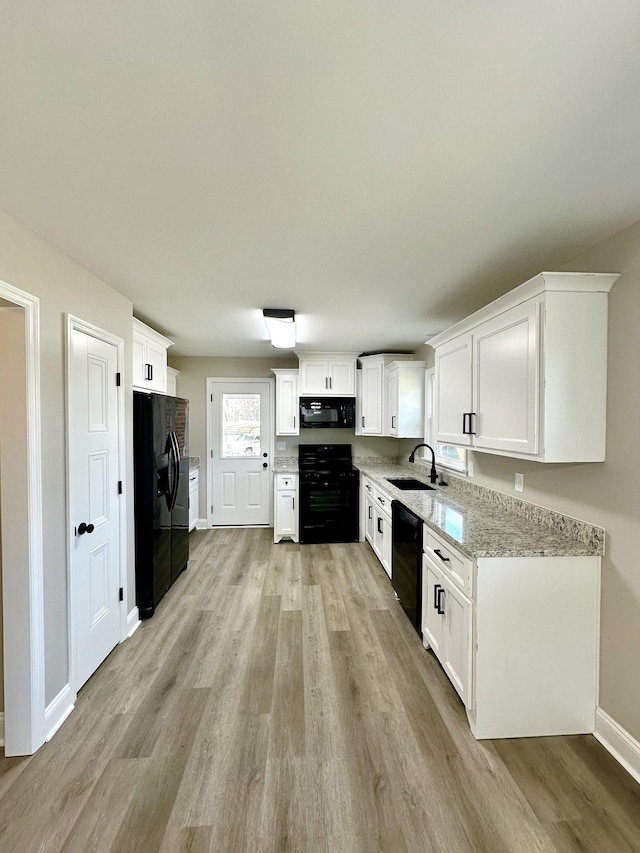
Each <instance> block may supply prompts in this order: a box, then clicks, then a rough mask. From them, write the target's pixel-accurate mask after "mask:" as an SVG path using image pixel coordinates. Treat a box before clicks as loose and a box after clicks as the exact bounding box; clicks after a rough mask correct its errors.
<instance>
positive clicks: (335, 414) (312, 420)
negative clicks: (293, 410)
mask: <svg viewBox="0 0 640 853" xmlns="http://www.w3.org/2000/svg"><path fill="white" fill-rule="evenodd" d="M355 410H356V398H355V397H300V426H301V427H307V428H309V427H313V428H315V429H353V427H354V424H355Z"/></svg>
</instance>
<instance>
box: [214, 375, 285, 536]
mask: <svg viewBox="0 0 640 853" xmlns="http://www.w3.org/2000/svg"><path fill="white" fill-rule="evenodd" d="M208 386H209V389H210V390H209V406H210V411H209V457H210V463H211V465H210V472H211V473H210V477H209V483H210V489H209V491H210V499H209V523H210V525H211V526H212V527H217V526H235V525H268V524H269V521H270V516H271V503H270V502H271V491H272V490H271V459H270V454H271V421H272V404H271V400H272V387H273V382H272V380H270V379H263V380H259V379H253V380H242V379H225V380H218V379H210V380H209V381H208Z"/></svg>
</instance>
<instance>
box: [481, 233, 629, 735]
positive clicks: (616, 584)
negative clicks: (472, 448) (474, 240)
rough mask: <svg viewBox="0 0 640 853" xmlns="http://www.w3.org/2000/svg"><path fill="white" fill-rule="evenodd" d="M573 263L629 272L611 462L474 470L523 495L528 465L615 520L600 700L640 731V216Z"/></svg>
mask: <svg viewBox="0 0 640 853" xmlns="http://www.w3.org/2000/svg"><path fill="white" fill-rule="evenodd" d="M564 269H566V270H574V271H576V272H622V273H623V275H622V278H621V279H620V280H619V281H618V282H617V283H616V284H615V285H614V287H613V290H612V291H611V294H610V297H609V355H608V405H607V454H606V462H603V463H597V464H584V465H578V464H573V465H557V464H554V465H545V464H542V463H537V462H522V461H518V460H514V459H508V458H506V457H498V456H490V455H489V454H485V453H474V464H475V472H474V474H475V476H474V479H475V480H476V481H477V482H480V483H482V484H484V485H488V486H491V487H492V488H496V489H499V490H500V491H503V492H508V493H510V494H515V493H514V488H513V486H514V474H515V472H521V473H523V474H524V484H525V491H524V498H525V500H528V501H531V502H533V503H536V504H542V505H544V506H547V507H550V508H552V509H555V510H558V511H560V512H562V513H565V514H568V515H571V516H574V517H576V518H580V519H583V520H585V521H588V522H591V523H593V524H597V525H600V526H602V527H604V528H606V531H607V541H606V555H605V557H604V560H603V564H602V614H601V651H600V703H599V704H600V706H601V708H602V709H603V710H604V711H605V712H606V713H608V714H610V715H611V716H612V717H613V718H614V719H615V720H617V722H618V723H620V725H622V726H623V727H624V728H625V729H627V731H629V732H630V733H631V734H632V735H633V736H634V737H635V738H637V739H639V740H640V658H639V656H638V650H639V649H640V486H639V485H638V484H639V482H640V451H639V444H638V437H639V435H640V224H638V225H635V226H634V227H633V228H629V229H627V230H625V231H623V232H621V233H620V234H618V235H616V236H615V237H612V238H611V239H610V240H607V241H606V242H604V243H602V244H601V245H599V246H597V247H596V248H594V249H592V250H590V251H589V252H587V253H585V254H584V255H582V256H580V257H579V258H576V259H574V260H572V261H571V262H569V263H567V264H565V266H564ZM515 284H517V282H514V286H515ZM532 642H535V638H532Z"/></svg>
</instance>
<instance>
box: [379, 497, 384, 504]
mask: <svg viewBox="0 0 640 853" xmlns="http://www.w3.org/2000/svg"><path fill="white" fill-rule="evenodd" d="M378 500H379V501H380V503H381V504H382V506H384V500H383V499H382V498H381V497H380V495H378Z"/></svg>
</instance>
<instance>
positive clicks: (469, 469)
mask: <svg viewBox="0 0 640 853" xmlns="http://www.w3.org/2000/svg"><path fill="white" fill-rule="evenodd" d="M467 477H473V456H472V455H471V454H470V453H469V452H468V451H467Z"/></svg>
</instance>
